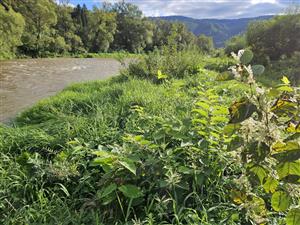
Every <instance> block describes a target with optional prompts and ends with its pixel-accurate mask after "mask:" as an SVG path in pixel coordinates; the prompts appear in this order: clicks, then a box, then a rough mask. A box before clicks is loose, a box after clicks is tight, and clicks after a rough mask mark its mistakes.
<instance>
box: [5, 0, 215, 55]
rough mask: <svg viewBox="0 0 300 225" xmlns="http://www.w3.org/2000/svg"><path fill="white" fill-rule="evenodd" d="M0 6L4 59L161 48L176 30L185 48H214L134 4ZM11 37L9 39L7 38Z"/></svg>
mask: <svg viewBox="0 0 300 225" xmlns="http://www.w3.org/2000/svg"><path fill="white" fill-rule="evenodd" d="M4 2H6V5H7V6H8V7H9V8H10V10H8V11H6V10H5V8H4V7H1V8H0V10H1V14H0V15H1V17H2V18H0V19H1V21H5V23H1V25H0V26H1V27H0V32H1V33H0V34H1V37H0V38H1V39H0V43H1V49H0V50H1V53H0V59H1V58H10V57H15V56H19V57H20V56H29V57H49V56H55V55H67V54H68V55H76V54H77V55H78V54H82V53H87V52H88V53H99V52H102V53H103V52H114V51H126V52H131V53H141V52H148V51H153V50H154V49H155V48H161V47H162V46H163V45H164V44H166V43H167V39H168V37H169V36H170V35H171V34H172V33H176V34H178V35H179V36H180V38H178V40H177V42H178V45H181V46H182V48H183V47H184V46H186V45H188V44H191V43H193V44H194V45H198V46H203V49H201V50H203V51H209V50H211V49H212V48H213V43H212V40H211V39H210V38H208V37H205V36H201V37H196V36H194V35H193V34H192V33H191V32H189V31H188V30H187V28H186V27H185V26H184V25H183V24H180V23H168V22H164V21H157V22H154V21H151V20H149V19H147V18H146V17H144V16H143V14H142V12H141V11H140V10H139V9H138V7H136V6H135V5H133V4H129V3H125V2H124V1H123V2H118V3H115V4H110V3H105V4H104V5H103V7H102V8H97V7H94V8H93V9H92V10H88V9H87V7H86V6H85V5H83V6H80V5H77V6H76V7H75V8H72V7H70V6H68V4H67V3H64V1H61V4H56V3H55V2H54V1H51V0H29V1H23V0H21V1H19V0H15V1H14V0H9V1H6V0H4ZM7 38H9V40H7Z"/></svg>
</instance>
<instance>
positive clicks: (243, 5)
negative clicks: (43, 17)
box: [83, 0, 300, 18]
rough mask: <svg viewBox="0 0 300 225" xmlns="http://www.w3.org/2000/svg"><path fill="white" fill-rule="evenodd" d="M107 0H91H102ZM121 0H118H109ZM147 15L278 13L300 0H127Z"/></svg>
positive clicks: (220, 16)
mask: <svg viewBox="0 0 300 225" xmlns="http://www.w3.org/2000/svg"><path fill="white" fill-rule="evenodd" d="M84 1H85V0H83V2H84ZM104 1H105V0H90V2H93V3H102V2H104ZM106 1H107V2H111V3H114V2H118V0H106ZM126 2H129V3H133V4H136V5H138V6H139V8H140V9H141V10H142V11H143V12H144V14H145V15H146V16H168V15H182V16H188V17H194V18H241V17H254V16H259V15H270V14H278V13H281V12H283V10H284V9H285V8H286V7H287V6H288V5H289V3H291V2H300V0H126Z"/></svg>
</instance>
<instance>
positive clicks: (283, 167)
mask: <svg viewBox="0 0 300 225" xmlns="http://www.w3.org/2000/svg"><path fill="white" fill-rule="evenodd" d="M233 56H234V58H235V59H236V60H237V62H238V64H237V65H236V66H233V67H231V70H232V72H233V73H234V74H235V76H236V78H238V79H240V80H241V81H243V82H246V83H248V84H249V89H250V94H248V95H246V96H245V97H243V98H242V99H241V100H238V101H237V102H235V103H233V104H232V105H231V107H230V117H231V119H230V121H229V125H228V126H230V127H231V128H233V129H231V132H233V134H232V133H231V138H232V141H231V142H232V143H231V144H230V146H236V143H238V145H237V148H232V149H231V150H232V151H234V152H235V153H236V154H239V158H238V160H239V161H240V162H241V165H243V173H242V176H240V178H239V179H238V182H239V187H240V190H239V191H240V192H239V193H241V194H242V195H244V197H238V198H237V197H235V199H238V201H237V200H236V201H235V202H236V203H239V204H241V203H243V204H244V206H243V207H245V209H248V210H249V208H248V207H249V206H247V204H248V202H249V199H248V198H249V197H247V196H261V197H259V198H260V199H261V200H260V201H261V202H262V204H263V205H265V204H268V203H269V202H270V203H271V206H272V209H273V210H274V211H276V212H285V213H287V211H288V210H289V209H290V206H291V205H294V207H295V206H297V205H298V204H299V199H300V194H299V192H298V191H296V190H299V178H300V171H299V168H300V165H299V157H300V154H299V150H300V148H299V147H300V143H299V135H298V123H299V119H300V117H299V101H300V98H299V90H298V89H297V88H294V87H292V86H291V83H290V81H289V80H288V78H287V77H285V76H284V77H283V78H282V82H283V83H282V84H281V85H278V86H277V87H275V88H270V89H267V88H264V87H260V86H259V85H258V84H256V82H255V76H257V75H258V76H259V75H261V74H262V73H263V71H264V68H263V66H260V65H259V66H253V67H251V65H248V64H249V62H250V61H251V59H252V58H253V54H252V52H251V51H250V50H241V51H239V53H238V54H237V55H235V54H233ZM247 65H248V66H247ZM295 121H297V122H295ZM232 123H234V124H235V126H234V127H232V125H231V124H232ZM261 187H263V189H264V190H265V192H266V193H272V196H271V197H270V195H263V194H262V192H261ZM241 194H239V196H241ZM236 195H237V194H236V193H235V196H236ZM270 198H271V199H270ZM262 210H263V211H257V212H252V213H251V214H250V217H251V219H252V220H253V221H255V222H256V223H264V222H266V221H269V220H270V218H268V216H267V214H266V213H262V212H266V211H267V208H266V207H265V206H263V207H262ZM291 210H293V209H291ZM274 214H275V212H274ZM289 214H290V213H289ZM289 220H290V216H288V217H287V221H289ZM258 221H259V222H258ZM291 224H293V222H291Z"/></svg>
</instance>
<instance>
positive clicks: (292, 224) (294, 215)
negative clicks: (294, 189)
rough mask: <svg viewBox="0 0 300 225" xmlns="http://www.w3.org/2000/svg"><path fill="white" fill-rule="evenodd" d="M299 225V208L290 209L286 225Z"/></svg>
mask: <svg viewBox="0 0 300 225" xmlns="http://www.w3.org/2000/svg"><path fill="white" fill-rule="evenodd" d="M299 224H300V208H293V209H291V210H290V211H289V212H288V214H287V216H286V225H299Z"/></svg>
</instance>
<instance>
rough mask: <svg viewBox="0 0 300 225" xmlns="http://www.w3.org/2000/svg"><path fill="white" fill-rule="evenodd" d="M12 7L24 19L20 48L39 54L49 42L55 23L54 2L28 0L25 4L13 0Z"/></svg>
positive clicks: (28, 52) (31, 53) (27, 52)
mask: <svg viewBox="0 0 300 225" xmlns="http://www.w3.org/2000/svg"><path fill="white" fill-rule="evenodd" d="M12 4H13V7H14V9H16V10H17V12H19V13H21V14H22V15H23V17H24V18H25V21H26V26H25V32H24V34H23V37H22V42H23V45H22V47H21V50H22V51H23V52H24V53H25V54H30V55H32V56H41V54H42V51H45V50H46V48H47V46H48V45H49V44H50V42H51V32H52V26H54V25H55V24H56V21H57V17H56V13H55V3H54V2H53V1H52V0H28V1H26V4H24V3H22V2H20V1H13V3H12Z"/></svg>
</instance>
